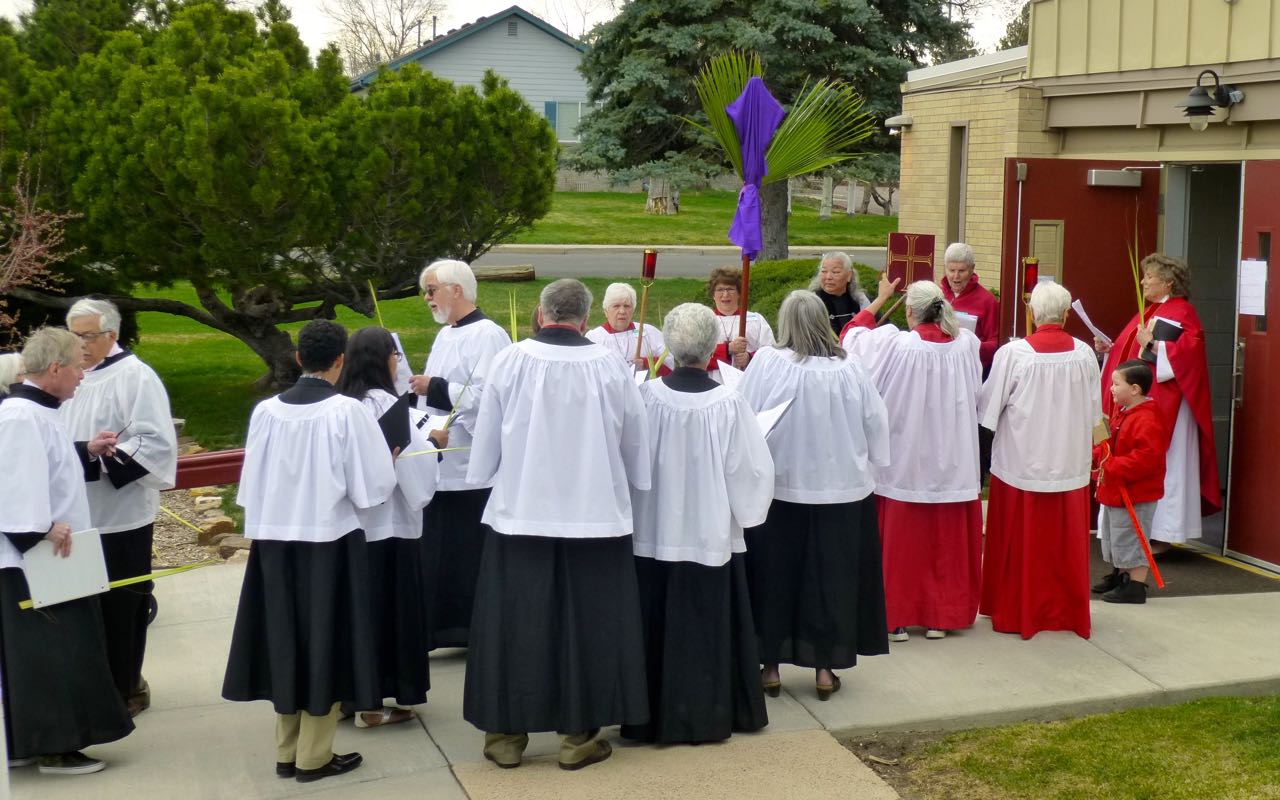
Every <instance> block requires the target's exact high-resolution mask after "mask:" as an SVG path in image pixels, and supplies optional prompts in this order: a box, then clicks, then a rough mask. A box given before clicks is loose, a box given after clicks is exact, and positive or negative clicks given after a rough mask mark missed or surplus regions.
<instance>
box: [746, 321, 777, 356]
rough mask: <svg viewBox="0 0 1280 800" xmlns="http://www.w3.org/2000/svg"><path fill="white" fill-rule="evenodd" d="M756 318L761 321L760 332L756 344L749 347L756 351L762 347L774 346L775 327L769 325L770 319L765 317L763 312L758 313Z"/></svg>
mask: <svg viewBox="0 0 1280 800" xmlns="http://www.w3.org/2000/svg"><path fill="white" fill-rule="evenodd" d="M756 319H757V320H758V321H759V322H760V329H759V330H760V333H759V335H758V336H757V338H756V342H755V344H754V345H753V346H751V347H750V348H749V349H750V350H752V351H755V350H759V349H761V348H762V347H773V345H774V344H775V341H774V338H773V328H770V327H769V320H767V319H765V318H764V315H763V314H759V315H757V317H756Z"/></svg>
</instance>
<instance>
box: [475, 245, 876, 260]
mask: <svg viewBox="0 0 1280 800" xmlns="http://www.w3.org/2000/svg"><path fill="white" fill-rule="evenodd" d="M646 248H652V249H654V250H658V251H659V252H665V253H685V254H688V255H726V254H729V255H736V254H738V253H740V252H741V250H740V249H739V248H737V247H735V246H733V245H689V244H666V245H663V244H657V245H641V244H634V245H631V244H500V245H498V246H496V247H494V248H493V249H492V250H490V251H489V252H491V253H539V254H543V255H564V254H566V253H575V252H580V253H640V252H643V251H644V250H645V249H646ZM790 250H791V257H792V258H795V257H796V256H797V255H799V256H801V257H809V256H820V255H822V254H823V253H826V252H830V251H832V250H843V251H844V252H846V253H848V254H849V255H851V256H857V255H862V254H866V255H874V254H880V253H883V252H884V250H885V249H884V248H883V247H835V246H826V247H816V246H808V245H792V246H791V248H790Z"/></svg>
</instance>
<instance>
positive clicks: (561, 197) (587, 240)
mask: <svg viewBox="0 0 1280 800" xmlns="http://www.w3.org/2000/svg"><path fill="white" fill-rule="evenodd" d="M644 201H645V196H644V195H643V194H638V193H636V194H626V193H620V192H557V193H556V195H555V198H554V199H553V200H552V201H551V213H549V214H547V216H546V217H544V218H542V219H541V220H539V221H538V222H537V223H536V224H535V225H534V226H533V230H530V231H527V232H525V233H523V234H521V235H520V236H518V237H516V238H515V239H514V240H513V242H514V243H516V244H641V245H653V244H690V245H693V244H723V245H727V244H729V240H728V238H727V234H728V230H729V225H730V223H732V222H733V212H734V209H735V208H736V206H737V202H738V195H737V193H736V192H722V191H710V190H708V191H703V192H681V194H680V213H679V214H676V215H674V216H655V215H652V214H646V213H645V211H644ZM897 229H898V218H897V217H881V216H875V215H856V216H853V217H848V216H845V215H844V214H843V213H837V214H835V215H834V216H833V217H832V218H831V219H829V220H827V221H825V222H824V221H822V220H819V219H818V209H817V208H815V207H812V206H807V205H804V204H802V203H799V202H797V203H795V204H793V206H792V211H791V223H790V228H789V238H790V241H791V244H792V245H793V246H823V247H825V246H833V247H840V246H843V247H853V246H872V247H874V246H883V245H884V243H885V241H886V238H887V236H888V234H889V233H890V232H892V231H896V230H897Z"/></svg>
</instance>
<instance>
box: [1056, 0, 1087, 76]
mask: <svg viewBox="0 0 1280 800" xmlns="http://www.w3.org/2000/svg"><path fill="white" fill-rule="evenodd" d="M1088 61H1089V0H1058V74H1059V75H1081V74H1083V73H1085V72H1087V71H1088V68H1089V63H1088Z"/></svg>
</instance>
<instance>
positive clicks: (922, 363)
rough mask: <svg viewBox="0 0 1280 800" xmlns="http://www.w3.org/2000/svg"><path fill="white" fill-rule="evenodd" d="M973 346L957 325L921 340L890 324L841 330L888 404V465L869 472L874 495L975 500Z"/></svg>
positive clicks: (978, 366) (976, 367) (977, 370)
mask: <svg viewBox="0 0 1280 800" xmlns="http://www.w3.org/2000/svg"><path fill="white" fill-rule="evenodd" d="M980 345H981V342H980V341H979V340H978V337H977V336H974V335H973V333H972V332H971V331H969V330H967V329H965V328H961V329H960V330H959V334H958V335H957V336H956V337H955V338H954V339H953V340H951V341H949V342H927V341H925V340H924V339H922V338H920V336H919V334H917V333H915V332H914V331H900V330H898V329H897V328H895V327H894V326H893V325H882V326H880V327H878V328H851V329H850V330H849V332H848V333H846V334H845V337H844V347H845V349H846V350H848V351H849V352H850V353H851V354H852V355H853V356H854V357H855V358H856V359H857V360H858V361H859V362H861V363H862V365H863V366H864V367H866V369H867V372H868V373H869V374H870V375H871V379H872V381H873V382H874V383H875V386H876V389H878V390H879V392H880V396H881V397H883V398H884V402H885V405H886V406H888V407H889V408H892V409H893V413H892V414H891V415H890V417H889V429H890V434H889V438H890V440H891V441H892V443H893V463H892V464H890V465H889V466H887V467H881V468H879V469H877V470H876V494H879V495H882V496H884V497H888V498H890V499H892V500H900V501H903V502H908V503H963V502H967V501H969V500H976V499H977V498H978V491H979V485H978V484H979V475H978V391H979V389H980V388H981V386H982V361H981V360H980V359H979V357H978V348H979V347H980Z"/></svg>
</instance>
